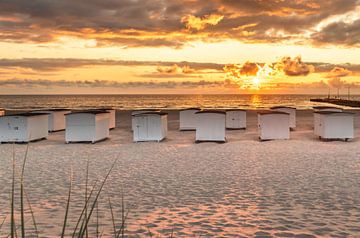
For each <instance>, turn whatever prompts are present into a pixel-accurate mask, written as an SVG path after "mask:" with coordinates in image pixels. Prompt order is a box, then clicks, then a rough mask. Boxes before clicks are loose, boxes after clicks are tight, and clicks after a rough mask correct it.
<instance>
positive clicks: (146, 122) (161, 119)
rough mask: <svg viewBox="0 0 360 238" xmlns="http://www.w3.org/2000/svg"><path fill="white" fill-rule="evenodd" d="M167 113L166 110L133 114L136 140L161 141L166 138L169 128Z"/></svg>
mask: <svg viewBox="0 0 360 238" xmlns="http://www.w3.org/2000/svg"><path fill="white" fill-rule="evenodd" d="M167 115H168V114H167V113H164V112H146V113H138V114H135V115H133V116H132V117H133V121H134V130H133V135H134V142H140V141H157V142H160V141H162V140H163V139H165V138H166V136H167V130H168V125H167Z"/></svg>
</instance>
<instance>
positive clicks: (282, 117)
mask: <svg viewBox="0 0 360 238" xmlns="http://www.w3.org/2000/svg"><path fill="white" fill-rule="evenodd" d="M258 124H259V125H258V126H259V130H260V140H285V139H290V114H289V113H286V112H278V111H263V112H258Z"/></svg>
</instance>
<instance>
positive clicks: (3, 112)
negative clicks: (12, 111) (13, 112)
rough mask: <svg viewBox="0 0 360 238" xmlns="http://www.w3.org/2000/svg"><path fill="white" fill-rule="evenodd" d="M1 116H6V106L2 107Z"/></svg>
mask: <svg viewBox="0 0 360 238" xmlns="http://www.w3.org/2000/svg"><path fill="white" fill-rule="evenodd" d="M1 116H5V109H4V108H0V117H1Z"/></svg>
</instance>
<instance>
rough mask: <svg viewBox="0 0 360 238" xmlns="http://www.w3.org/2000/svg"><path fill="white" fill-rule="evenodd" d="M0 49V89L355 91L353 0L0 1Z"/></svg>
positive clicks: (358, 78) (359, 12) (359, 45)
mask: <svg viewBox="0 0 360 238" xmlns="http://www.w3.org/2000/svg"><path fill="white" fill-rule="evenodd" d="M0 52H1V55H0V58H1V59H0V86H1V87H0V93H326V92H327V91H328V88H329V87H330V88H336V87H350V86H351V87H352V88H354V90H357V91H358V92H360V2H359V1H357V0H345V1H343V0H336V1H324V0H297V1H264V0H246V1H235V0H207V1H203V0H184V1H175V0H174V1H173V0H168V1H163V0H122V1H117V0H104V1H96V0H79V1H70V0H59V1H45V0H33V1H23V0H12V1H0Z"/></svg>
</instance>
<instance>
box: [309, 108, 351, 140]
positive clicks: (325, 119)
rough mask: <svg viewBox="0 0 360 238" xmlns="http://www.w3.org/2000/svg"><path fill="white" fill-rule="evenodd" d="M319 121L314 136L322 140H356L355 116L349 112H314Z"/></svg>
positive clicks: (315, 125) (316, 123) (315, 126)
mask: <svg viewBox="0 0 360 238" xmlns="http://www.w3.org/2000/svg"><path fill="white" fill-rule="evenodd" d="M314 114H316V115H317V120H316V122H315V124H314V134H315V135H316V136H318V137H319V138H320V139H343V140H345V141H347V140H349V139H353V138H354V114H353V113H349V112H331V111H319V112H314Z"/></svg>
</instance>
